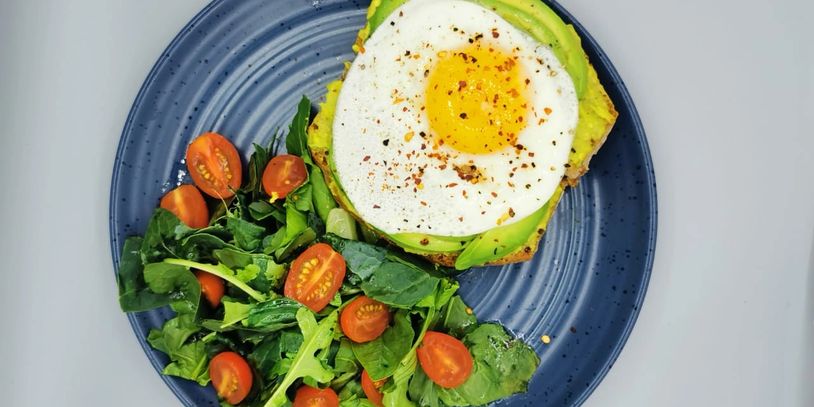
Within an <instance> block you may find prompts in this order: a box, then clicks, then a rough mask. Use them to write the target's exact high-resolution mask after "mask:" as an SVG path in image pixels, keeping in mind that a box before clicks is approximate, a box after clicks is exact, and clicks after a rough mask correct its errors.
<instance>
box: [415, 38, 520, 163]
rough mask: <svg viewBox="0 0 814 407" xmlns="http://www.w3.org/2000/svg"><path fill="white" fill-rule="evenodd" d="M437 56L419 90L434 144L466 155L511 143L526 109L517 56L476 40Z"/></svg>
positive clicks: (489, 150) (518, 129) (497, 149)
mask: <svg viewBox="0 0 814 407" xmlns="http://www.w3.org/2000/svg"><path fill="white" fill-rule="evenodd" d="M438 56H439V61H438V62H437V63H436V65H435V66H434V67H433V68H432V69H431V72H430V73H429V76H428V82H427V88H426V91H425V95H426V101H425V105H426V111H427V117H428V119H429V124H430V129H431V130H432V132H433V133H434V136H435V141H436V143H438V144H444V145H448V146H450V147H452V148H454V149H456V150H458V151H462V152H466V153H472V154H488V153H492V152H495V151H499V150H501V149H503V148H505V147H507V146H513V145H515V144H516V141H517V136H518V133H520V131H521V130H523V128H524V127H525V126H526V122H527V117H526V114H527V111H528V106H529V104H528V96H527V88H528V85H529V79H528V76H527V75H526V74H525V72H524V70H523V68H522V66H521V65H520V64H518V62H517V57H516V56H513V55H511V54H509V53H506V52H504V51H503V50H501V49H499V48H498V47H494V46H490V45H488V44H484V43H482V42H481V41H475V42H474V43H473V44H470V45H468V46H466V47H465V48H463V49H460V50H457V51H441V52H439V53H438Z"/></svg>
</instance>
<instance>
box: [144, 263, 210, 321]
mask: <svg viewBox="0 0 814 407" xmlns="http://www.w3.org/2000/svg"><path fill="white" fill-rule="evenodd" d="M144 281H145V282H146V283H147V286H148V287H149V288H150V290H151V291H152V292H154V293H156V294H167V295H168V297H169V298H170V299H171V302H170V306H171V307H172V309H173V310H174V311H175V312H177V313H190V314H192V315H195V314H196V313H197V312H198V305H199V304H200V302H201V284H200V283H198V279H197V278H195V275H194V274H192V272H191V271H189V270H188V269H186V268H185V267H181V266H177V265H173V264H167V263H151V264H148V265H146V266H144Z"/></svg>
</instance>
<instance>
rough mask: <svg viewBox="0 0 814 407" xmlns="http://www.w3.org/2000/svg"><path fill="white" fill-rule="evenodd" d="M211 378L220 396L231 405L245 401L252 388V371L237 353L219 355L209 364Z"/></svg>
mask: <svg viewBox="0 0 814 407" xmlns="http://www.w3.org/2000/svg"><path fill="white" fill-rule="evenodd" d="M209 377H210V378H211V379H212V385H213V386H215V390H217V392H218V396H219V397H220V398H222V399H224V400H226V401H227V402H228V403H229V404H237V403H240V402H241V401H243V399H245V398H246V396H247V395H248V394H249V390H251V388H252V369H251V368H249V364H248V363H246V360H245V359H243V357H242V356H240V355H238V354H237V353H235V352H221V353H218V354H217V355H216V356H215V357H214V358H212V360H211V361H210V362H209Z"/></svg>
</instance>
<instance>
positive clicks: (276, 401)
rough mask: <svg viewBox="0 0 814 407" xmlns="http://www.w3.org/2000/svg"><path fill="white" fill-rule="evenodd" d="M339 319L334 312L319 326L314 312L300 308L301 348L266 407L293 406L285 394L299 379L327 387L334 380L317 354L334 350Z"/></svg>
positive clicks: (298, 318) (298, 312)
mask: <svg viewBox="0 0 814 407" xmlns="http://www.w3.org/2000/svg"><path fill="white" fill-rule="evenodd" d="M337 319H338V316H337V312H336V311H334V312H332V313H331V314H330V315H328V316H327V317H325V318H323V319H322V321H320V322H319V323H317V321H316V318H314V314H313V312H311V311H310V310H309V309H307V308H300V309H299V311H297V322H298V324H299V327H300V331H302V335H303V341H302V345H301V346H300V348H299V350H298V351H297V354H296V356H294V358H293V359H292V360H291V365H290V367H289V369H288V372H287V373H286V375H285V377H283V379H282V381H281V382H280V383H279V384H278V385H277V387H276V388H275V390H274V392H273V393H272V394H271V397H270V398H269V400H268V401H267V402H266V404H265V405H264V406H265V407H281V406H284V405H286V404H288V403H290V401H289V400H288V397H286V392H287V391H288V388H289V387H291V385H292V384H294V382H295V381H296V380H297V379H299V378H308V379H311V380H314V381H316V382H318V383H328V382H329V381H331V379H333V377H334V374H333V372H331V371H330V370H329V369H326V368H325V366H323V365H322V361H320V359H319V358H318V357H317V356H316V355H315V354H317V353H318V352H322V351H325V350H326V349H327V348H328V347H329V346H331V341H332V340H333V332H334V328H335V327H336V325H337Z"/></svg>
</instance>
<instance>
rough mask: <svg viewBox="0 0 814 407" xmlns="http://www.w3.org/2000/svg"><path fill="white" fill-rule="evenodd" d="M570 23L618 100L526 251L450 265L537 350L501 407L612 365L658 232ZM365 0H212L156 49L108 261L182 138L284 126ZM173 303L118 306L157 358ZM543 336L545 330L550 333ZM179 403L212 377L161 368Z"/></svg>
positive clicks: (560, 395)
mask: <svg viewBox="0 0 814 407" xmlns="http://www.w3.org/2000/svg"><path fill="white" fill-rule="evenodd" d="M549 4H550V5H551V6H552V7H553V8H554V10H555V11H557V12H558V13H559V14H560V15H561V16H562V17H563V19H565V21H566V22H569V23H572V24H574V26H575V27H576V29H577V32H578V33H579V34H580V36H581V37H582V43H583V47H584V48H585V50H586V51H587V53H588V56H589V58H590V60H591V62H592V63H593V64H594V66H595V67H596V70H597V71H598V73H599V78H600V80H601V81H602V83H603V84H604V85H605V88H606V89H607V90H608V93H609V94H610V97H611V99H612V100H613V101H614V103H615V104H616V108H617V109H618V110H619V119H618V121H617V123H616V126H615V127H614V129H613V131H612V133H611V134H610V136H609V138H608V141H607V143H606V144H605V146H604V147H603V148H602V150H601V151H600V152H599V154H598V155H597V156H596V157H595V159H594V160H593V162H592V163H591V171H590V172H589V173H588V175H586V176H585V177H584V178H583V179H582V181H581V182H580V185H579V186H578V187H577V188H575V189H571V190H569V191H568V192H566V194H565V196H564V198H563V200H562V202H561V204H560V206H559V208H558V210H557V212H556V214H555V216H554V218H553V219H552V221H551V224H550V227H549V229H548V232H547V233H546V235H545V237H544V239H543V242H542V245H541V247H540V251H539V253H538V254H537V256H536V257H535V258H534V259H533V260H532V261H529V262H526V263H523V264H515V265H511V266H504V267H490V268H478V269H472V270H470V271H467V272H466V273H464V274H463V275H462V276H461V277H460V282H461V292H462V295H463V297H464V299H465V300H466V301H467V302H468V303H469V304H470V305H471V306H472V307H473V308H474V310H475V312H476V313H477V315H478V317H480V319H481V320H491V321H500V322H501V323H503V324H504V325H506V326H507V327H508V328H509V329H511V330H512V331H513V332H515V333H516V334H517V335H519V336H520V337H522V338H524V339H525V340H526V341H527V342H528V343H530V344H531V345H532V346H533V347H534V348H535V350H536V351H537V353H538V354H539V355H540V358H541V360H542V363H541V365H540V368H539V369H538V371H537V373H536V374H535V376H534V378H533V380H532V382H531V383H530V385H529V390H528V392H527V393H525V394H522V395H518V396H514V397H511V398H509V399H506V400H502V401H500V402H498V403H496V404H497V405H501V406H522V405H528V406H563V405H569V406H570V405H579V404H581V403H582V402H583V401H584V400H585V399H586V398H587V397H588V396H589V395H590V394H591V392H592V391H593V389H594V388H595V387H596V386H597V385H598V384H599V382H600V381H601V380H602V378H603V377H604V376H605V374H606V373H607V372H608V369H610V367H611V366H612V365H613V363H614V361H615V360H616V358H617V356H618V355H619V352H620V351H621V350H622V347H623V346H624V344H625V341H626V339H627V337H628V335H629V334H630V331H631V329H632V328H633V324H634V322H635V320H636V317H637V315H638V312H639V308H640V307H641V305H642V301H643V299H644V294H645V290H646V288H647V282H648V279H649V276H650V270H651V267H652V264H653V255H654V252H653V251H654V249H655V239H656V220H657V212H656V185H655V175H654V172H653V165H652V162H651V159H650V153H649V151H648V148H647V142H646V139H645V134H644V130H643V128H642V125H641V122H640V121H639V117H638V115H637V113H636V109H635V107H634V105H633V101H632V100H631V98H630V95H629V94H628V93H627V91H626V89H625V87H624V85H623V83H622V80H621V78H620V77H619V75H618V74H617V72H616V70H615V69H614V68H613V66H612V65H611V63H610V61H609V60H608V58H607V56H606V55H605V54H604V53H603V52H602V50H601V49H600V48H599V46H598V45H597V44H596V42H595V41H594V40H593V38H591V36H590V35H589V34H588V33H587V32H586V31H585V29H584V28H583V27H582V26H580V25H579V23H577V22H576V21H575V20H574V18H573V17H572V16H571V15H569V14H568V13H567V12H566V11H565V10H564V9H563V8H562V7H561V6H559V5H558V4H556V3H549ZM366 7H367V3H366V2H352V1H338V0H332V1H316V0H296V1H282V0H278V1H273V0H241V1H237V0H235V1H215V2H213V3H212V4H210V5H208V6H207V7H206V8H204V10H202V11H201V12H200V13H199V14H198V15H197V16H195V17H194V18H193V19H192V21H190V22H189V24H188V25H187V26H186V27H185V28H184V29H183V30H182V31H181V33H180V34H179V35H178V36H177V37H176V38H175V39H174V40H173V41H172V43H171V44H170V45H169V47H168V48H167V49H166V50H165V51H164V53H162V54H161V56H160V57H159V59H158V62H157V63H156V65H155V67H154V68H153V70H152V71H151V72H150V74H149V76H148V77H147V79H146V81H145V82H144V85H143V86H142V88H141V90H140V92H139V94H138V96H137V98H136V100H135V102H134V104H133V108H132V110H131V111H130V115H129V117H128V118H127V123H126V124H125V127H124V131H123V132H122V137H121V141H120V144H119V149H118V151H117V154H116V161H115V166H114V169H113V179H112V184H111V194H110V244H111V249H112V254H113V262H114V265H115V266H118V262H119V256H120V253H121V245H122V243H123V242H124V239H125V238H126V237H127V236H130V235H134V234H141V233H143V232H144V229H145V227H146V222H147V220H148V218H149V216H150V214H151V212H152V210H153V208H155V206H156V205H157V203H158V199H159V198H160V196H161V195H162V194H163V193H164V192H165V191H166V190H168V189H169V188H171V187H173V186H175V185H176V183H177V182H179V181H184V182H189V179H188V177H187V175H186V173H185V166H184V164H183V163H182V161H181V159H182V158H183V154H184V152H185V149H186V146H187V144H188V143H189V141H190V140H191V139H192V138H194V137H195V136H196V135H198V134H200V133H202V132H204V131H209V130H211V131H217V132H220V133H222V134H224V135H226V136H228V137H229V138H231V140H232V141H233V142H234V143H235V145H236V146H237V147H238V149H239V150H240V151H241V152H242V153H243V157H244V162H246V161H245V160H246V159H248V155H249V153H250V151H251V144H252V143H253V142H256V143H260V144H266V143H268V142H269V141H270V140H271V138H272V135H273V134H274V132H275V130H277V129H278V128H286V126H287V125H288V122H289V121H290V119H291V117H292V116H293V114H294V110H295V107H296V103H297V101H298V100H299V98H300V96H301V95H303V94H305V95H307V96H308V97H310V98H311V99H312V100H318V99H319V98H320V97H321V96H322V95H323V94H324V93H325V84H326V83H328V82H329V81H331V80H333V79H335V78H337V77H338V76H339V75H340V73H341V72H342V69H343V65H342V64H343V61H346V60H350V59H351V58H352V57H353V54H352V52H351V48H350V47H351V44H352V43H353V40H354V38H355V36H356V32H357V31H358V30H359V28H360V27H362V25H363V24H364V13H365V9H366ZM170 316H171V312H170V311H169V310H168V309H161V310H156V311H151V312H144V313H139V314H130V315H129V316H128V317H129V319H130V322H131V324H132V325H133V329H134V331H135V334H136V336H137V337H138V339H139V341H140V342H141V345H142V347H143V348H144V351H145V353H146V354H147V357H148V358H149V359H150V361H151V362H152V364H153V365H154V366H155V367H156V369H158V370H161V369H162V368H163V366H164V365H165V364H166V363H167V359H166V357H165V356H164V355H163V354H161V353H160V352H156V351H154V350H152V349H151V348H150V347H149V345H148V344H147V342H146V340H145V338H146V336H147V333H148V332H149V330H150V329H151V328H153V327H159V326H161V324H162V323H163V321H164V320H166V319H167V318H169V317H170ZM542 335H548V336H549V337H550V338H551V342H550V343H549V344H544V343H543V342H542V341H541V336H542ZM162 378H163V379H164V381H165V382H166V383H167V385H168V386H169V387H170V388H171V389H172V391H173V392H174V393H175V394H176V395H177V396H178V398H179V399H180V400H181V403H182V404H183V405H185V406H217V405H218V402H217V397H216V396H215V392H214V390H213V389H212V388H211V387H205V388H204V387H200V386H198V385H197V384H195V383H192V382H189V381H186V380H182V379H177V378H173V377H168V376H162Z"/></svg>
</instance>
